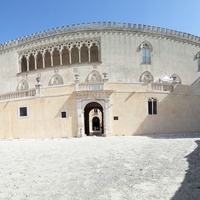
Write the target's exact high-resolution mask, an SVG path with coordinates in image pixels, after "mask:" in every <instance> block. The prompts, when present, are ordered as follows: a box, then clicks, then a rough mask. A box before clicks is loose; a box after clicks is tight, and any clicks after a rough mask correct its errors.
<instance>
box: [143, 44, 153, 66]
mask: <svg viewBox="0 0 200 200" xmlns="http://www.w3.org/2000/svg"><path fill="white" fill-rule="evenodd" d="M142 63H148V64H150V63H151V50H150V49H148V48H143V49H142Z"/></svg>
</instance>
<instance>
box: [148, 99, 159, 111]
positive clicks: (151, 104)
mask: <svg viewBox="0 0 200 200" xmlns="http://www.w3.org/2000/svg"><path fill="white" fill-rule="evenodd" d="M148 114H149V115H157V99H155V98H150V99H149V100H148Z"/></svg>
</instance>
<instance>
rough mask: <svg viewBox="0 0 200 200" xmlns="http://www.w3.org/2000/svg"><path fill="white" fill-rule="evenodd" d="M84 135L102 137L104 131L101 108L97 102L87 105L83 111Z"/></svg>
mask: <svg viewBox="0 0 200 200" xmlns="http://www.w3.org/2000/svg"><path fill="white" fill-rule="evenodd" d="M84 124H85V134H86V135H88V136H89V135H102V134H103V130H104V121H103V107H102V106H101V105H100V104H99V103H97V102H91V103H88V104H87V105H86V106H85V109H84Z"/></svg>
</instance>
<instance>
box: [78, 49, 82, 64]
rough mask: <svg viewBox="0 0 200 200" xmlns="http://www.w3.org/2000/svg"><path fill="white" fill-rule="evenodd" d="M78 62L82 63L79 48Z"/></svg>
mask: <svg viewBox="0 0 200 200" xmlns="http://www.w3.org/2000/svg"><path fill="white" fill-rule="evenodd" d="M78 61H79V63H81V48H78Z"/></svg>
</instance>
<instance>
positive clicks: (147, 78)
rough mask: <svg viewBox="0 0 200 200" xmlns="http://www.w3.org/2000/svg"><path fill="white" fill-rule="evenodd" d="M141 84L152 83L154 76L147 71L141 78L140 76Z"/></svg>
mask: <svg viewBox="0 0 200 200" xmlns="http://www.w3.org/2000/svg"><path fill="white" fill-rule="evenodd" d="M139 81H140V82H144V83H150V82H152V81H154V78H153V75H152V74H151V72H149V71H145V72H144V73H143V74H142V75H141V76H140V80H139Z"/></svg>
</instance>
